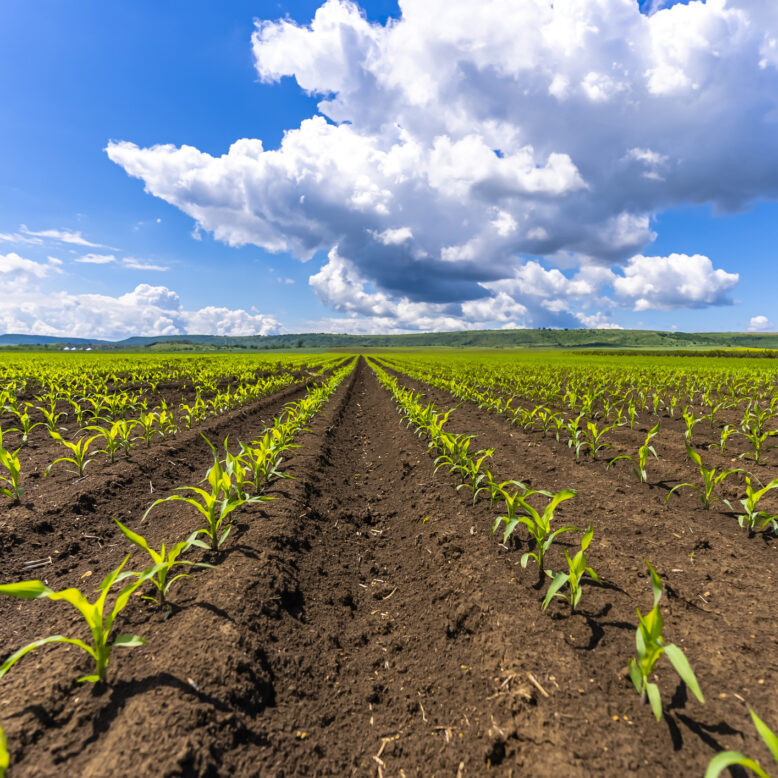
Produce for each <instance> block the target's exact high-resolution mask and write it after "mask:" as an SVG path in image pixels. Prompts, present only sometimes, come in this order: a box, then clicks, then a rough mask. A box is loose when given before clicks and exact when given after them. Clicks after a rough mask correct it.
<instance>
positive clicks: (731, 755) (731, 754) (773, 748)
mask: <svg viewBox="0 0 778 778" xmlns="http://www.w3.org/2000/svg"><path fill="white" fill-rule="evenodd" d="M748 712H749V713H750V714H751V721H753V722H754V726H755V727H756V731H757V732H758V733H759V737H761V738H762V740H763V741H764V744H765V745H766V746H767V748H769V749H770V753H771V754H772V756H773V759H774V760H775V763H776V765H778V736H776V734H775V733H774V732H773V731H772V730H771V729H770V728H769V727H768V726H767V724H765V723H764V721H762V719H760V718H759V716H757V715H756V713H754V711H753V710H752V709H751V708H750V707H749V709H748ZM736 765H737V766H738V767H745V768H746V769H747V770H751V772H752V773H755V774H756V775H758V776H759V778H770V776H769V775H768V773H767V771H766V770H765V769H764V768H763V767H762V766H761V765H760V764H759V762H757V761H756V760H754V759H749V758H748V757H747V756H745V755H743V754H741V753H740V751H722V752H721V753H719V754H716V756H714V757H713V759H711V760H710V762H709V764H708V769H707V770H706V771H705V778H718V776H719V775H720V774H721V773H722V771H723V770H726V769H727V768H728V767H735V766H736Z"/></svg>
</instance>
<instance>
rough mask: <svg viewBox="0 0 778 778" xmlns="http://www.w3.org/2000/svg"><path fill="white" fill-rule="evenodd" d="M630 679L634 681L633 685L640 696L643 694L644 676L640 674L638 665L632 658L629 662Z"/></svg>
mask: <svg viewBox="0 0 778 778" xmlns="http://www.w3.org/2000/svg"><path fill="white" fill-rule="evenodd" d="M627 666H628V668H629V677H630V679H631V680H632V684H633V686H634V687H635V689H636V690H637V692H638V694H643V676H642V675H641V673H640V668H639V667H638V663H637V662H636V661H635V660H634V659H632V657H630V659H629V662H628V665H627Z"/></svg>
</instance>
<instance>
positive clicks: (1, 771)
mask: <svg viewBox="0 0 778 778" xmlns="http://www.w3.org/2000/svg"><path fill="white" fill-rule="evenodd" d="M9 764H10V759H9V756H8V748H7V741H6V739H5V734H4V733H3V728H2V727H0V778H3V776H4V775H5V771H6V770H7V769H8V765H9Z"/></svg>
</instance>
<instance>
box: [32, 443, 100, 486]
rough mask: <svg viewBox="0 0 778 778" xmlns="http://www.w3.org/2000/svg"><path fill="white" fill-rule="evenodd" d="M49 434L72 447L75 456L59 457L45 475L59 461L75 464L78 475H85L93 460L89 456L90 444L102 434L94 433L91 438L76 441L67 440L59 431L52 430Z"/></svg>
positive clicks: (66, 445) (45, 474)
mask: <svg viewBox="0 0 778 778" xmlns="http://www.w3.org/2000/svg"><path fill="white" fill-rule="evenodd" d="M49 434H50V435H51V437H52V438H54V440H57V441H59V442H60V443H61V444H62V445H63V446H65V448H68V449H70V451H71V453H72V454H73V456H72V457H59V459H55V460H54V461H53V462H52V463H51V464H50V465H49V466H48V467H47V468H46V472H45V473H44V474H43V475H44V477H45V476H47V475H48V474H49V473H50V472H51V468H52V467H54V465H56V464H57V462H70V463H72V464H74V465H75V466H76V468H77V470H78V475H79V476H81V477H83V475H84V470H85V468H86V466H87V465H88V464H89V463H90V462H91V461H92V460H91V459H89V458H88V457H89V455H90V454H91V452H90V450H89V446H90V445H91V444H92V441H94V440H97V438H99V437H100V436H99V435H92V437H91V438H81V439H80V440H78V441H76V442H75V443H71V442H70V441H69V440H65V439H64V438H63V437H62V435H60V434H59V433H58V432H51V433H49Z"/></svg>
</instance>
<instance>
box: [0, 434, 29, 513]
mask: <svg viewBox="0 0 778 778" xmlns="http://www.w3.org/2000/svg"><path fill="white" fill-rule="evenodd" d="M18 453H19V450H18V449H17V450H16V451H10V450H8V449H6V448H3V433H2V430H0V465H1V466H2V467H4V468H5V469H6V470H7V471H8V475H2V476H0V483H4V484H5V486H3V487H0V494H3V495H5V496H6V497H10V498H11V499H12V500H13V501H14V502H19V501H20V500H21V497H22V494H24V488H23V487H22V486H21V485H20V484H19V479H20V476H21V471H22V465H21V462H20V461H19V457H18V456H17V454H18Z"/></svg>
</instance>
